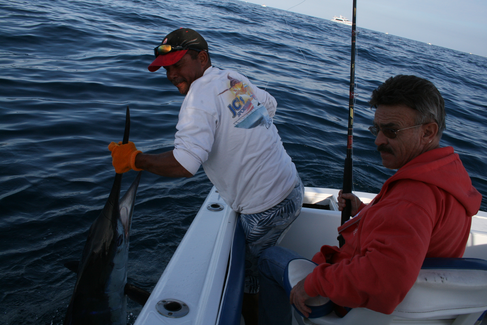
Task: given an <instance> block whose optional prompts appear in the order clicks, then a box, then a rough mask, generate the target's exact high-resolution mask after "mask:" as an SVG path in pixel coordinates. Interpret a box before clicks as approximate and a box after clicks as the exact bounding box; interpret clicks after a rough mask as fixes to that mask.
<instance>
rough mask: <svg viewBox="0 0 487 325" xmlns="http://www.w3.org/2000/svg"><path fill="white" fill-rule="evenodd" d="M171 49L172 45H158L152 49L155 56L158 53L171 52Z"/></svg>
mask: <svg viewBox="0 0 487 325" xmlns="http://www.w3.org/2000/svg"><path fill="white" fill-rule="evenodd" d="M171 50H172V46H171V45H167V44H165V45H159V46H158V47H156V48H155V49H154V54H155V55H156V57H158V56H159V55H161V54H166V53H169V52H171Z"/></svg>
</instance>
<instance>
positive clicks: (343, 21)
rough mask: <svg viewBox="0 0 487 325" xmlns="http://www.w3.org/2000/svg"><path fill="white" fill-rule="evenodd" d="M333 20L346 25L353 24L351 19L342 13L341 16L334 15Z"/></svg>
mask: <svg viewBox="0 0 487 325" xmlns="http://www.w3.org/2000/svg"><path fill="white" fill-rule="evenodd" d="M331 21H335V22H337V23H341V24H345V25H349V26H352V22H351V21H350V20H348V19H347V18H345V17H343V16H342V15H340V16H338V17H337V16H333V19H332V20H331Z"/></svg>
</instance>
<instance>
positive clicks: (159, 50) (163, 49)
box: [154, 44, 202, 58]
mask: <svg viewBox="0 0 487 325" xmlns="http://www.w3.org/2000/svg"><path fill="white" fill-rule="evenodd" d="M182 50H193V51H196V52H201V51H202V50H200V49H195V48H192V47H188V46H184V45H178V46H172V45H168V44H164V45H159V46H156V47H155V48H154V55H155V56H156V58H157V57H158V56H159V55H163V54H167V53H170V52H174V51H182Z"/></svg>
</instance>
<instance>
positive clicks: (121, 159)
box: [108, 141, 142, 174]
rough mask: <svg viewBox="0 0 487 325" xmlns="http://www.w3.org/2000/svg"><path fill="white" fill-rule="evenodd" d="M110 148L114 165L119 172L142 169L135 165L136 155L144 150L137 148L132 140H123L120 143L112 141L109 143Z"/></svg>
mask: <svg viewBox="0 0 487 325" xmlns="http://www.w3.org/2000/svg"><path fill="white" fill-rule="evenodd" d="M108 150H110V151H111V152H112V165H113V167H115V172H116V173H117V174H122V173H126V172H128V171H129V170H130V169H133V170H136V171H140V170H142V169H139V168H137V167H135V157H136V156H137V155H138V154H139V153H141V152H142V151H140V150H137V148H136V147H135V144H134V143H133V142H132V141H129V142H128V143H126V144H122V141H120V142H119V143H118V144H116V143H115V142H112V143H110V144H109V145H108Z"/></svg>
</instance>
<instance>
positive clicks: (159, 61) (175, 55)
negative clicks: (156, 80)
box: [148, 50, 188, 72]
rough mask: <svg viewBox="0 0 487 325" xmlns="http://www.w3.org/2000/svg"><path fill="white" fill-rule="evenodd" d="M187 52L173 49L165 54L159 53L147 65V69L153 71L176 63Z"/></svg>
mask: <svg viewBox="0 0 487 325" xmlns="http://www.w3.org/2000/svg"><path fill="white" fill-rule="evenodd" d="M186 52H188V50H181V51H174V52H170V53H167V54H163V55H159V56H158V57H157V58H156V59H155V60H154V61H152V63H151V64H150V65H149V68H148V69H149V71H150V72H154V71H157V70H159V68H160V67H167V66H170V65H173V64H175V63H177V62H178V61H179V60H181V59H182V57H183V56H184V55H185V54H186Z"/></svg>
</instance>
